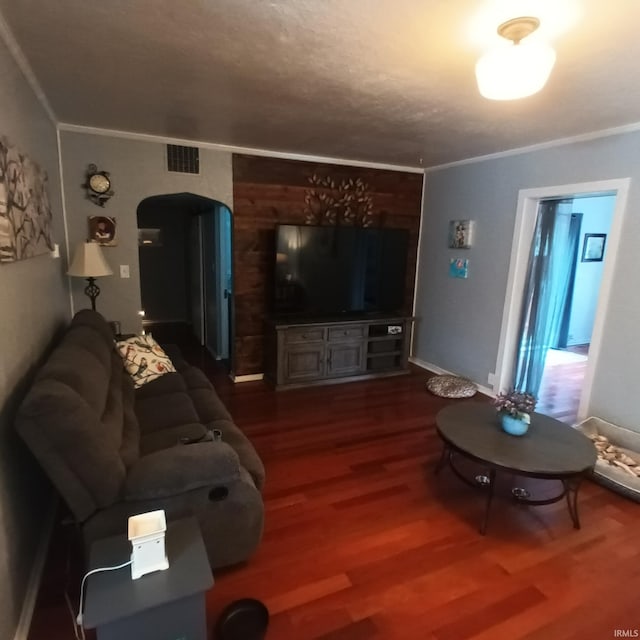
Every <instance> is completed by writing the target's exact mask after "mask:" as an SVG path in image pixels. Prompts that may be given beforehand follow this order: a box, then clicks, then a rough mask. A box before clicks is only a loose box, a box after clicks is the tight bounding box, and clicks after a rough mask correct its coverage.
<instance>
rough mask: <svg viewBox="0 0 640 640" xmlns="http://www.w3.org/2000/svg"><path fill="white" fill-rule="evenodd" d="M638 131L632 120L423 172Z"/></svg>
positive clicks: (638, 126) (427, 171)
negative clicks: (619, 124) (615, 125)
mask: <svg viewBox="0 0 640 640" xmlns="http://www.w3.org/2000/svg"><path fill="white" fill-rule="evenodd" d="M635 131H640V122H632V123H630V124H624V125H621V126H619V127H611V128H609V129H600V130H599V131H590V132H589V133H581V134H579V135H577V136H569V137H567V138H557V139H556V140H548V141H547V142H539V143H537V144H532V145H529V146H526V147H515V148H513V149H506V150H505V151H496V152H495V153H488V154H486V155H483V156H474V157H472V158H465V159H464V160H454V161H453V162H447V163H445V164H438V165H434V166H432V167H425V170H424V172H425V173H433V172H435V171H441V170H442V169H451V168H452V167H460V166H463V165H465V164H474V163H476V162H484V161H485V160H497V159H499V158H508V157H509V156H517V155H521V154H523V153H531V152H532V151H542V150H544V149H553V148H554V147H563V146H566V145H569V144H575V143H577V142H589V141H590V140H597V139H598V138H608V137H610V136H620V135H624V134H625V133H633V132H635Z"/></svg>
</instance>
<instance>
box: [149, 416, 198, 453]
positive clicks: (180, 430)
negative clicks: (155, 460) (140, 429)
mask: <svg viewBox="0 0 640 640" xmlns="http://www.w3.org/2000/svg"><path fill="white" fill-rule="evenodd" d="M206 435H207V430H206V428H205V427H204V425H202V424H200V423H199V422H193V423H185V424H180V425H177V426H175V427H167V428H166V429H158V430H156V431H152V432H151V433H147V434H146V435H144V436H143V438H142V441H141V443H140V453H141V455H143V456H146V455H149V454H150V453H154V452H155V451H160V450H161V449H167V448H169V447H175V446H176V445H177V444H179V443H180V438H189V439H191V440H199V439H200V438H204V437H205V436H206Z"/></svg>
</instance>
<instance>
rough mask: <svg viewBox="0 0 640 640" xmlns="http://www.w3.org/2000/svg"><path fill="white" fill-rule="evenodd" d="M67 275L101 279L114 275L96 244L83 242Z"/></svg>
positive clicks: (77, 249) (78, 247) (77, 248)
mask: <svg viewBox="0 0 640 640" xmlns="http://www.w3.org/2000/svg"><path fill="white" fill-rule="evenodd" d="M67 274H68V275H70V276H77V277H79V278H100V277H102V276H110V275H112V274H113V271H112V270H111V267H110V266H109V264H108V263H107V261H106V260H105V259H104V255H102V249H101V248H100V245H99V244H97V243H96V242H83V243H81V244H79V245H78V246H77V247H76V251H75V253H74V254H73V261H72V262H71V266H70V267H69V271H67Z"/></svg>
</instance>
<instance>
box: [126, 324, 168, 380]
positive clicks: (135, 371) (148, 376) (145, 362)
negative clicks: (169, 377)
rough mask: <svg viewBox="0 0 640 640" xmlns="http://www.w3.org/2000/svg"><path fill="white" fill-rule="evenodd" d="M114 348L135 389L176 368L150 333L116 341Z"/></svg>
mask: <svg viewBox="0 0 640 640" xmlns="http://www.w3.org/2000/svg"><path fill="white" fill-rule="evenodd" d="M116 348H117V349H118V353H119V354H120V355H121V356H122V360H123V362H124V368H125V369H126V370H127V373H129V375H130V376H131V377H132V378H133V383H134V385H135V387H136V389H139V388H140V387H141V386H142V385H143V384H147V382H151V381H152V380H155V379H156V378H159V377H160V376H162V375H164V374H165V373H170V372H173V371H175V370H176V368H175V367H174V366H173V363H172V362H171V360H170V359H169V356H168V355H167V354H166V353H165V352H164V351H163V350H162V347H161V346H160V345H159V344H158V343H157V342H156V341H155V340H154V339H153V338H152V337H151V336H150V335H141V336H134V337H133V338H129V339H127V340H122V341H121V342H116Z"/></svg>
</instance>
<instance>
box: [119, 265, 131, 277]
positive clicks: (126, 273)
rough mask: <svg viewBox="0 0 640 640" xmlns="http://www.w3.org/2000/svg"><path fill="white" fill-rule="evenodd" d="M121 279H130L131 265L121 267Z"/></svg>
mask: <svg viewBox="0 0 640 640" xmlns="http://www.w3.org/2000/svg"><path fill="white" fill-rule="evenodd" d="M120 277H121V278H129V277H130V276H129V265H128V264H121V265H120Z"/></svg>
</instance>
